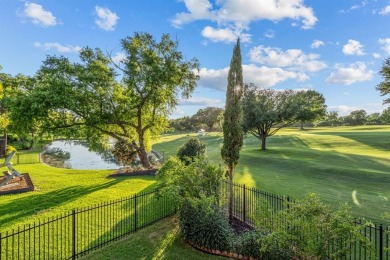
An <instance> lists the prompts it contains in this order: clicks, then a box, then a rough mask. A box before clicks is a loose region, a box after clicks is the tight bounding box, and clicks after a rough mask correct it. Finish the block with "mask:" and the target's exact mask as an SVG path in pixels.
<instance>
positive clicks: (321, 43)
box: [310, 40, 325, 49]
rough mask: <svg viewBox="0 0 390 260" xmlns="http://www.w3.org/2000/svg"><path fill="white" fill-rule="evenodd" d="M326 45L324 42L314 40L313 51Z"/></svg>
mask: <svg viewBox="0 0 390 260" xmlns="http://www.w3.org/2000/svg"><path fill="white" fill-rule="evenodd" d="M324 45H325V43H324V42H323V41H320V40H314V41H313V43H312V44H311V45H310V47H311V48H312V49H318V48H319V47H321V46H324Z"/></svg>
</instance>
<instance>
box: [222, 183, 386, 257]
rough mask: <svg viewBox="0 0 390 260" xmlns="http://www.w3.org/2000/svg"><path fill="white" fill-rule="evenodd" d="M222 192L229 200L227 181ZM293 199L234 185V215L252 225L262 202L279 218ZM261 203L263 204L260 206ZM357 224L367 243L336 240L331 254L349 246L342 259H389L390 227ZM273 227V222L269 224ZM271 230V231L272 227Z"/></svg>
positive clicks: (355, 240) (364, 223)
mask: <svg viewBox="0 0 390 260" xmlns="http://www.w3.org/2000/svg"><path fill="white" fill-rule="evenodd" d="M222 194H223V195H224V197H225V198H226V199H227V197H228V194H229V184H228V182H223V184H222ZM290 203H294V200H293V199H292V198H291V197H288V196H280V195H276V194H272V193H269V192H264V191H261V190H258V189H255V188H249V187H246V186H245V185H241V184H236V183H235V184H233V215H234V216H235V217H236V218H238V219H239V220H241V221H244V222H246V223H248V224H250V225H252V226H256V225H258V224H259V223H258V222H256V219H257V218H258V216H259V214H261V212H260V211H261V210H262V209H261V205H266V206H267V207H268V213H267V214H270V215H269V216H268V218H267V221H271V222H272V221H280V219H277V218H273V216H275V215H276V213H277V212H278V211H280V210H283V209H286V208H287V207H288V206H289V205H290ZM259 206H260V207H259ZM354 224H355V225H356V226H358V227H359V228H360V234H359V235H360V236H363V237H364V238H365V240H366V241H368V243H361V242H359V240H358V239H351V241H354V242H353V243H346V242H345V241H336V242H334V244H332V245H330V246H329V249H328V254H329V255H331V253H333V252H335V251H336V250H340V249H342V248H341V247H348V248H347V250H345V252H347V253H345V254H344V255H343V256H342V257H341V258H340V259H359V260H360V259H379V260H383V259H387V260H389V259H390V241H389V238H390V227H389V226H387V227H385V226H383V225H382V224H367V222H365V221H362V220H355V221H354ZM266 226H272V225H266ZM270 231H271V230H270Z"/></svg>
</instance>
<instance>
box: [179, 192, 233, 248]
mask: <svg viewBox="0 0 390 260" xmlns="http://www.w3.org/2000/svg"><path fill="white" fill-rule="evenodd" d="M179 226H180V234H181V235H182V237H183V238H184V239H185V240H187V241H190V242H192V243H194V244H195V245H197V246H199V247H205V248H208V249H217V250H220V251H225V250H226V251H229V250H230V249H231V248H232V246H231V244H232V238H233V231H232V230H231V228H230V226H229V222H228V219H227V217H226V214H225V212H224V211H223V210H222V209H220V208H219V207H218V206H217V205H216V201H215V198H214V197H209V198H206V197H205V196H201V197H200V198H187V199H186V200H185V202H184V203H183V205H182V207H181V209H180V211H179Z"/></svg>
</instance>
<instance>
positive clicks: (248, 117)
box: [243, 84, 326, 150]
mask: <svg viewBox="0 0 390 260" xmlns="http://www.w3.org/2000/svg"><path fill="white" fill-rule="evenodd" d="M325 109H326V106H325V99H324V98H323V96H322V95H321V94H320V93H318V92H316V91H314V90H311V91H299V92H296V91H293V90H283V91H281V90H274V89H262V88H258V87H256V86H255V85H254V84H247V85H245V91H244V98H243V112H244V120H243V126H244V130H245V132H247V133H250V134H252V135H254V136H255V137H257V138H258V139H259V140H261V149H262V150H265V149H266V139H267V137H269V136H272V135H274V134H275V133H276V132H277V131H279V130H280V129H281V128H283V127H286V126H289V125H291V124H293V123H296V122H302V121H304V122H307V121H312V120H316V119H317V118H320V117H322V116H323V115H324V114H325V112H326V110H325Z"/></svg>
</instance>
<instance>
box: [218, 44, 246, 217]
mask: <svg viewBox="0 0 390 260" xmlns="http://www.w3.org/2000/svg"><path fill="white" fill-rule="evenodd" d="M241 62H242V61H241V48H240V40H239V39H238V40H237V44H236V45H235V46H234V49H233V57H232V60H231V62H230V69H229V75H228V85H227V90H226V104H225V113H224V122H223V126H222V129H223V146H222V149H221V155H222V158H223V160H224V162H225V164H226V166H227V168H228V177H229V188H230V196H229V219H230V220H231V219H232V216H233V207H232V206H233V204H232V202H233V175H234V169H235V167H236V165H237V163H238V159H239V157H240V150H241V147H242V141H243V129H242V126H241V124H242V108H241V104H240V103H241V96H242V92H243V88H244V81H243V76H242V66H241Z"/></svg>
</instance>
